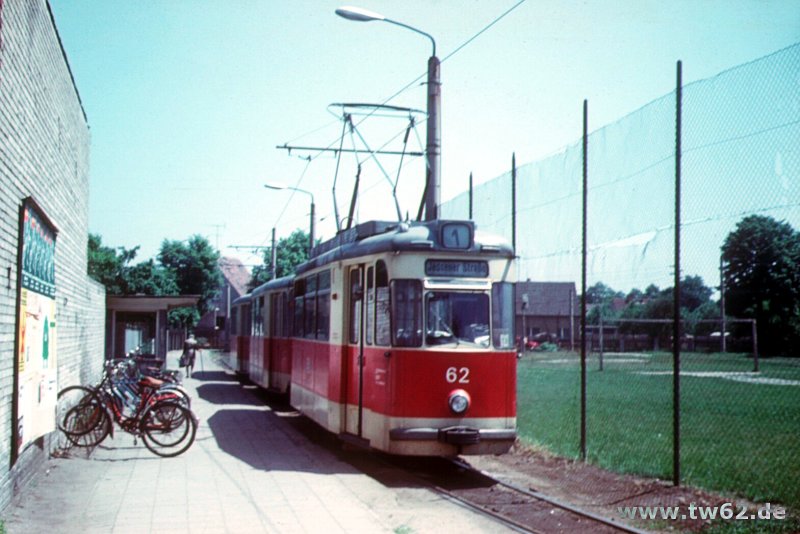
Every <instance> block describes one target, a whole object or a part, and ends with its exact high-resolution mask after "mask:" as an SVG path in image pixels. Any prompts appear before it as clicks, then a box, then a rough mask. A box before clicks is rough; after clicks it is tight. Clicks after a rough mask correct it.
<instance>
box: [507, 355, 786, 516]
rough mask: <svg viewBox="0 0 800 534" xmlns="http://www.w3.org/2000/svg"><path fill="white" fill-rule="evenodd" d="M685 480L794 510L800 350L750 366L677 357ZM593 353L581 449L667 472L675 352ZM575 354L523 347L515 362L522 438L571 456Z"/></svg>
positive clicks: (640, 470)
mask: <svg viewBox="0 0 800 534" xmlns="http://www.w3.org/2000/svg"><path fill="white" fill-rule="evenodd" d="M681 362H682V365H681V475H682V477H681V478H682V483H683V484H688V485H693V486H698V487H702V488H705V489H709V490H714V491H718V492H722V493H724V494H729V495H740V496H744V497H747V498H750V499H753V500H757V501H761V502H772V503H782V504H784V505H787V506H789V507H791V508H793V509H795V510H797V509H800V358H797V359H792V358H769V359H762V360H761V361H760V372H759V373H753V372H752V370H753V360H752V359H751V358H749V357H747V356H746V355H741V354H699V353H683V354H682V355H681ZM603 363H604V370H603V371H600V370H599V369H598V367H599V360H598V355H597V354H592V355H591V357H590V358H589V360H588V364H587V369H588V372H587V457H588V460H589V461H590V462H592V463H595V464H598V465H600V466H602V467H604V468H607V469H611V470H615V471H619V472H628V473H637V474H643V475H648V476H657V477H659V478H663V479H666V480H671V478H672V425H673V419H672V413H673V411H672V354H671V353H635V354H633V353H624V354H623V353H616V354H605V355H604V362H603ZM579 410H580V361H579V357H578V355H576V354H575V353H569V352H553V353H527V354H526V355H525V356H524V357H523V358H522V359H521V360H519V365H518V404H517V425H518V429H519V434H520V437H521V438H522V439H523V440H525V441H527V442H530V443H533V444H536V445H540V446H543V447H545V448H546V449H548V450H550V451H552V452H553V453H555V454H558V455H562V456H568V457H573V458H577V457H578V453H579V444H580V411H579Z"/></svg>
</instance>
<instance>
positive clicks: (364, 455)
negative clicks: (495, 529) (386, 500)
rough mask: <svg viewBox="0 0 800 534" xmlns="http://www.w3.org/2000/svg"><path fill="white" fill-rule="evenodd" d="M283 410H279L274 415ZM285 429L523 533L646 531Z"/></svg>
mask: <svg viewBox="0 0 800 534" xmlns="http://www.w3.org/2000/svg"><path fill="white" fill-rule="evenodd" d="M281 408H283V410H286V411H287V412H291V411H292V410H291V409H290V408H288V407H280V408H278V411H282V410H281ZM290 424H292V426H293V427H294V428H295V429H297V430H298V431H300V432H301V433H302V434H303V435H305V436H306V437H307V438H308V439H310V440H311V441H313V442H315V443H316V444H317V445H320V446H323V447H325V448H326V449H328V450H329V451H330V452H331V453H333V454H335V455H337V456H338V457H339V458H340V459H341V460H343V461H345V462H347V463H348V464H350V465H352V466H353V467H354V468H356V469H358V470H359V471H361V472H363V473H365V474H367V475H369V476H371V477H372V478H374V479H376V480H378V481H380V482H381V483H383V484H384V485H387V486H390V487H425V488H427V489H429V490H430V491H433V492H435V493H437V494H438V495H440V496H442V497H443V498H445V499H448V500H450V501H452V502H455V503H458V504H460V505H462V506H464V507H465V508H469V509H471V510H473V511H475V512H478V513H481V514H483V515H485V516H489V517H491V518H492V519H493V520H495V521H497V522H498V523H500V524H503V525H505V526H506V527H507V528H509V529H511V530H514V531H517V532H525V533H536V534H553V533H570V534H573V533H578V534H580V533H587V534H588V533H592V534H618V533H620V532H626V533H631V534H642V533H645V532H647V531H645V530H641V529H637V528H635V527H632V526H630V525H626V524H624V523H622V522H620V521H616V520H614V519H611V518H607V517H602V516H599V515H597V514H594V513H592V512H589V511H587V510H582V509H580V508H578V507H576V506H574V505H571V504H569V503H566V502H563V501H561V500H558V499H556V498H553V497H551V496H549V495H546V494H543V493H541V492H538V491H535V490H532V489H529V488H524V487H521V486H519V485H517V484H513V483H511V482H509V481H506V480H502V479H501V478H499V477H496V476H494V475H492V474H491V473H487V472H484V471H480V470H478V469H476V468H474V467H473V466H471V465H469V463H467V462H466V461H464V460H461V459H446V458H436V457H395V456H390V455H386V454H383V453H380V452H375V451H367V450H364V449H359V448H353V447H352V446H350V445H346V444H345V445H344V447H343V443H342V442H340V441H339V440H338V439H337V438H336V437H335V436H334V435H332V434H330V433H328V432H324V431H322V430H321V429H320V428H319V427H318V426H317V425H316V424H315V423H313V422H311V421H310V420H308V419H306V418H304V417H299V418H291V419H290Z"/></svg>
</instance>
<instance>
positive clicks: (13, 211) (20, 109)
mask: <svg viewBox="0 0 800 534" xmlns="http://www.w3.org/2000/svg"><path fill="white" fill-rule="evenodd" d="M28 196H32V197H33V198H34V199H35V200H36V201H37V203H38V204H39V206H41V208H42V209H43V211H44V212H45V214H46V215H47V217H48V218H49V219H50V220H51V221H52V222H53V223H54V224H55V225H56V227H57V229H58V237H57V240H56V252H55V255H56V262H55V273H56V286H57V289H56V305H57V315H56V322H57V325H58V330H57V347H58V348H57V350H58V353H57V354H58V365H59V369H58V374H59V376H58V380H59V385H60V386H64V385H69V384H74V383H78V382H87V381H94V380H95V379H96V378H98V376H99V373H100V371H101V369H102V359H103V347H104V316H105V291H104V289H103V288H102V286H99V285H98V284H96V283H94V282H93V281H91V280H90V279H89V278H88V277H87V275H86V241H87V234H88V216H89V214H88V209H89V126H88V124H87V119H86V116H85V114H84V110H83V107H82V105H81V102H80V97H79V95H78V92H77V89H76V87H75V84H74V81H73V79H72V75H71V72H70V70H69V65H68V63H67V60H66V57H65V54H64V52H63V49H62V47H61V42H60V39H59V37H58V33H57V30H56V28H55V25H54V22H53V18H52V14H51V11H50V7H49V4H48V2H47V0H0V509H1V508H3V507H5V505H6V504H7V503H8V501H9V500H10V498H11V496H12V494H13V492H14V490H15V488H18V487H20V486H21V485H24V484H25V483H27V481H28V480H29V478H30V477H31V476H32V475H33V474H34V473H35V472H36V470H37V468H38V467H39V466H40V465H41V464H42V463H43V460H44V459H45V457H46V455H47V454H48V453H49V449H50V447H51V446H52V444H53V443H54V440H53V436H52V435H51V436H47V437H46V438H45V439H42V440H39V441H37V442H35V443H33V444H31V445H30V446H29V447H27V448H26V449H25V450H24V451H22V453H21V454H20V456H19V458H18V460H17V462H16V463H15V464H14V466H13V467H10V453H11V440H12V426H13V424H12V409H13V402H14V398H13V397H14V395H13V388H14V355H15V352H16V351H15V347H14V344H15V333H16V328H17V320H16V305H17V275H18V273H17V251H18V245H19V243H18V235H19V227H18V226H19V208H20V204H21V202H22V200H23V199H24V198H26V197H28Z"/></svg>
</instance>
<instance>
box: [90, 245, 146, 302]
mask: <svg viewBox="0 0 800 534" xmlns="http://www.w3.org/2000/svg"><path fill="white" fill-rule="evenodd" d="M138 250H139V247H134V248H132V249H130V250H126V249H125V248H123V247H118V248H116V249H115V248H111V247H107V246H105V245H103V240H102V238H101V237H100V236H99V235H98V234H89V240H88V243H87V272H88V274H89V276H91V277H92V278H93V279H94V280H96V281H98V282H100V283H101V284H103V286H105V288H106V292H107V293H108V294H109V295H124V294H125V293H126V291H127V285H128V284H127V281H126V270H127V268H128V263H130V262H131V261H133V259H134V258H135V257H136V252H137V251H138Z"/></svg>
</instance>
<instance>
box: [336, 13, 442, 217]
mask: <svg viewBox="0 0 800 534" xmlns="http://www.w3.org/2000/svg"><path fill="white" fill-rule="evenodd" d="M336 14H337V15H339V16H340V17H343V18H346V19H347V20H354V21H357V22H369V21H372V20H378V21H383V22H388V23H389V24H394V25H395V26H400V27H403V28H406V29H408V30H411V31H413V32H415V33H418V34H420V35H424V36H425V37H427V38H428V39H430V40H431V44H432V46H433V52H432V53H431V57H430V58H429V59H428V123H427V136H428V139H427V145H426V147H425V159H426V164H427V165H426V166H427V174H426V180H425V220H426V221H433V220H436V219H437V218H438V209H439V208H438V206H439V199H440V196H441V180H440V176H441V170H442V163H441V146H442V143H441V139H440V135H441V133H440V131H441V118H440V114H439V107H440V104H441V98H442V91H441V85H442V84H441V81H440V79H439V58H438V57H436V41H435V40H434V39H433V37H432V36H431V35H430V34H428V33H425V32H424V31H421V30H418V29H417V28H414V27H413V26H409V25H408V24H403V23H402V22H398V21H396V20H392V19H387V18H386V17H384V16H383V15H381V14H379V13H375V12H373V11H369V10H366V9H361V8H360V7H353V6H345V7H340V8H339V9H337V10H336Z"/></svg>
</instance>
